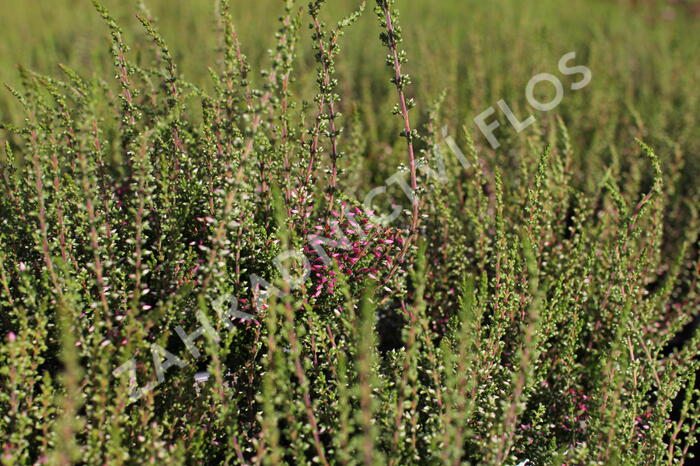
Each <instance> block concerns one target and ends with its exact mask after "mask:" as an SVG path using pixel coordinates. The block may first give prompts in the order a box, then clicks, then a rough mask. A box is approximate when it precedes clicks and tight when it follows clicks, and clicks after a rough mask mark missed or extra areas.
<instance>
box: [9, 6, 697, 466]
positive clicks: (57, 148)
mask: <svg viewBox="0 0 700 466" xmlns="http://www.w3.org/2000/svg"><path fill="white" fill-rule="evenodd" d="M93 3H94V6H95V8H96V11H97V13H98V15H99V16H100V17H101V18H102V19H103V21H104V23H105V25H106V28H107V31H108V32H109V39H110V40H109V52H110V57H111V61H112V66H113V69H112V72H111V75H112V78H110V79H107V74H105V75H99V74H97V75H95V76H93V77H88V76H85V75H84V74H83V73H82V72H81V71H79V70H78V69H73V68H70V67H67V66H61V71H62V73H63V74H62V76H61V77H60V78H57V77H53V76H48V75H44V74H40V73H37V72H34V71H31V70H29V69H24V68H23V69H22V70H21V86H20V87H12V86H10V87H9V91H10V93H11V94H12V95H13V96H14V98H15V99H16V100H17V102H18V103H19V105H20V106H21V107H22V109H23V110H22V111H23V122H22V123H16V122H15V123H11V122H7V123H6V124H5V125H4V129H5V130H6V131H5V134H6V135H7V137H6V141H5V144H4V158H3V160H2V164H1V165H0V167H1V168H2V172H1V173H0V175H1V179H2V190H3V195H2V197H1V198H0V220H1V222H0V337H1V338H2V342H1V343H0V386H1V387H2V390H1V391H0V433H1V435H2V436H1V442H2V451H0V462H2V464H8V465H9V464H36V463H40V464H42V463H48V464H141V463H154V464H171V463H172V464H219V463H223V464H309V463H320V464H358V463H364V464H395V465H402V464H495V465H501V464H521V465H525V464H669V465H670V464H683V463H684V462H686V461H689V460H690V459H691V458H692V450H693V448H694V445H695V443H696V430H697V426H698V421H699V420H700V404H699V403H700V391H698V389H697V385H696V374H697V370H698V349H699V348H700V346H699V345H700V341H699V338H700V336H699V335H698V332H697V331H696V325H695V319H696V318H697V311H698V309H699V308H700V295H698V279H699V278H700V256H699V248H698V232H699V231H700V227H699V224H698V222H699V220H698V216H697V209H696V205H697V200H698V196H697V190H696V189H694V188H693V187H689V186H687V185H686V184H685V183H684V180H685V174H684V173H683V169H684V166H685V164H686V162H687V163H688V165H691V164H692V163H694V162H693V161H692V160H687V161H686V158H687V157H686V154H687V153H688V148H689V147H692V146H691V145H690V144H691V143H688V142H687V140H688V139H689V136H688V134H690V133H684V134H685V136H684V139H683V140H680V142H674V141H672V140H664V142H663V143H660V145H661V146H662V147H665V148H668V147H672V148H675V150H673V151H664V152H659V153H657V151H656V150H655V149H654V148H653V145H652V144H649V143H648V142H645V139H646V138H645V136H647V135H648V134H649V132H650V131H649V130H648V129H647V126H648V125H652V124H654V123H653V121H654V120H650V122H649V123H645V122H644V120H643V118H642V116H641V115H640V114H639V112H637V111H636V110H635V109H634V108H633V104H632V101H630V102H629V105H630V112H629V114H626V115H624V116H620V117H616V118H619V119H620V120H624V121H623V123H624V124H626V125H627V126H629V127H630V128H631V129H629V128H628V130H629V131H630V132H631V133H633V135H634V136H635V137H637V141H636V142H633V141H631V140H626V141H617V140H615V136H617V135H619V134H620V132H621V131H622V130H619V129H618V128H617V125H618V123H619V121H617V120H616V119H615V118H612V117H611V121H610V122H607V123H606V124H605V125H603V124H602V123H601V125H603V126H602V127H601V128H598V129H591V127H590V125H591V123H590V122H582V123H580V124H577V120H576V119H573V120H572V119H566V118H565V117H566V116H567V115H566V112H563V113H564V115H559V114H551V115H545V116H542V118H541V119H539V120H538V121H537V122H536V124H535V125H534V126H533V129H532V131H529V132H528V133H527V134H525V135H523V136H522V137H518V135H517V134H515V132H513V134H510V133H507V132H504V133H503V134H501V137H500V141H501V143H502V147H501V148H499V149H498V150H497V151H494V150H492V149H491V148H490V147H489V146H487V145H486V144H482V143H481V142H479V140H477V139H476V137H477V136H478V135H477V134H476V133H474V132H473V131H472V127H471V126H470V125H468V124H464V125H460V127H459V131H458V132H457V134H454V133H452V134H453V136H454V138H456V139H453V136H450V129H449V128H450V126H449V123H450V122H452V121H454V113H455V109H453V108H449V107H450V106H451V105H454V104H451V103H450V98H451V97H450V93H449V92H445V93H442V94H439V95H437V96H433V101H432V104H430V105H423V106H416V101H417V100H416V98H415V95H416V93H415V91H414V89H413V88H412V86H411V78H410V77H409V75H408V74H407V70H409V69H420V68H421V67H429V66H430V65H431V64H430V63H429V62H427V61H426V62H425V63H418V64H416V65H415V68H411V65H412V62H410V61H409V56H410V54H409V53H408V52H410V50H404V48H405V47H406V41H405V40H404V39H405V37H404V30H403V29H402V26H403V27H405V26H406V24H403V23H402V22H401V21H400V19H403V16H402V17H401V18H400V17H399V11H398V8H397V6H396V4H395V2H394V1H393V0H376V2H375V3H374V5H372V6H373V7H374V13H375V15H374V18H373V19H374V20H375V24H374V26H373V27H374V28H375V33H377V34H378V35H379V38H378V41H377V43H378V44H379V45H380V46H381V47H382V48H383V51H384V52H383V53H384V54H385V55H386V65H387V66H388V72H387V71H386V70H383V71H384V74H383V76H384V77H385V78H386V81H387V83H388V85H389V87H386V88H384V89H386V90H390V91H391V94H390V95H391V99H392V101H393V104H392V105H393V106H394V108H393V116H394V118H392V111H391V108H389V109H388V110H389V111H388V112H386V115H383V116H378V115H375V114H372V113H371V112H363V111H362V108H365V107H363V106H362V105H360V103H358V102H356V101H353V99H352V93H345V92H343V84H342V80H341V76H343V73H342V72H341V70H340V69H339V67H340V64H339V60H340V57H342V56H343V53H345V51H346V50H348V49H349V50H350V52H352V48H353V47H352V43H351V42H350V41H348V40H346V39H348V35H349V34H350V32H349V31H352V29H353V27H356V26H359V25H358V23H359V22H360V21H361V19H362V18H364V17H366V16H371V15H369V14H366V13H365V9H366V7H365V4H364V2H363V3H360V2H357V4H353V5H352V7H350V8H348V9H347V11H344V12H343V13H342V14H343V16H340V17H341V19H340V20H337V19H335V20H333V19H331V18H336V16H335V13H336V11H337V10H336V9H337V8H339V7H338V6H337V4H334V5H333V6H331V5H328V4H327V3H330V2H325V1H323V0H314V1H311V2H309V3H308V4H307V5H300V4H299V3H298V2H295V1H293V0H285V1H284V2H281V8H280V9H281V16H280V18H279V22H278V23H277V28H278V29H277V32H276V34H275V36H274V42H273V47H272V49H271V50H270V54H269V57H268V62H267V63H268V65H266V68H265V69H263V70H260V72H258V73H255V72H253V69H254V68H253V66H252V65H251V63H250V61H249V59H248V57H247V56H246V54H245V52H244V51H245V48H244V45H242V40H241V37H239V33H238V30H237V29H236V26H235V25H234V22H233V19H232V18H233V14H232V8H233V5H229V3H228V1H226V0H222V1H221V2H219V4H218V6H217V12H218V14H219V18H218V21H219V25H218V26H219V27H218V28H217V29H218V31H219V33H220V37H219V39H218V44H219V49H218V52H219V55H220V56H219V58H218V60H217V63H216V65H215V66H214V65H213V66H212V67H211V68H209V69H208V74H209V77H210V80H211V83H210V85H208V86H203V85H200V84H197V83H194V82H190V81H188V80H187V79H185V77H184V76H183V75H182V74H181V72H180V70H179V67H178V63H177V60H176V59H175V56H174V54H173V52H172V51H171V49H169V47H168V45H167V43H166V41H165V39H164V38H163V37H162V35H161V33H160V32H159V28H158V22H157V21H156V19H155V17H154V16H153V15H152V14H151V12H150V11H149V10H148V9H147V8H146V7H145V6H144V5H143V4H142V3H141V2H139V6H138V8H137V10H138V11H137V13H138V20H139V22H140V23H141V25H142V26H143V29H144V31H145V34H146V36H147V37H148V44H149V48H142V47H141V46H139V48H138V53H134V51H132V50H131V49H130V48H129V45H127V41H126V40H125V34H124V30H123V29H122V28H121V27H120V26H119V24H118V22H117V21H116V20H115V19H114V17H113V16H112V14H111V13H110V11H108V10H107V9H106V8H105V7H104V6H103V5H102V4H101V3H100V2H99V1H98V0H94V1H93ZM343 5H344V6H345V5H347V3H343ZM411 8H412V7H411V5H408V4H406V5H404V8H403V10H410V9H411ZM403 10H402V11H403ZM306 26H308V29H307V28H306ZM306 31H308V32H306ZM346 32H347V34H348V35H346ZM518 46H520V45H518ZM304 47H307V48H308V49H310V50H311V55H306V54H308V53H309V52H308V51H306V52H305V51H303V50H304ZM303 57H307V58H308V57H310V59H309V60H308V63H306V64H303V60H302V58H303ZM304 66H307V68H305V67H304ZM474 68H475V69H474V70H473V71H471V72H472V73H477V75H475V76H476V77H472V75H471V74H470V75H469V79H476V80H477V81H478V80H479V79H481V78H479V77H478V73H482V72H483V70H481V69H479V63H478V62H476V63H474ZM310 69H312V70H313V71H309V70H310ZM309 73H311V74H312V76H313V80H312V81H313V87H312V86H308V87H307V86H300V87H297V86H295V82H296V80H297V78H299V79H300V80H304V79H308V78H305V76H304V75H305V74H309ZM494 79H498V78H497V77H494ZM523 85H524V83H523ZM592 86H593V84H592ZM504 92H506V90H505V89H504ZM507 92H508V93H509V94H510V93H511V91H507ZM574 98H575V99H582V97H578V96H576V97H574ZM484 102H490V100H488V99H485V100H484ZM577 105H583V104H582V103H581V101H578V100H577ZM591 105H592V106H593V107H595V108H600V107H599V106H600V105H602V104H600V103H598V102H597V101H594V102H592V103H591ZM476 108H479V107H476ZM463 111H464V110H459V111H457V112H456V113H458V114H461V113H462V112H463ZM477 113H479V111H477V110H475V112H474V114H477ZM344 114H347V116H346V115H344ZM688 118H690V117H688ZM662 119H663V118H662ZM669 119H670V117H669ZM467 121H468V122H471V118H470V119H468V120H467ZM688 121H690V122H692V121H691V120H688ZM673 122H674V123H672V124H670V125H671V126H673V125H675V124H676V123H677V120H673ZM373 123H374V124H376V125H378V126H382V127H384V128H383V129H382V130H381V131H379V132H377V130H376V128H375V129H372V128H371V126H372V124H373ZM621 124H622V123H621ZM659 125H660V126H662V127H665V126H664V125H665V124H664V122H659ZM503 126H505V124H504V125H503ZM387 128H388V129H387ZM372 131H375V133H374V136H372V134H371V132H372ZM391 131H394V132H395V133H396V134H391ZM683 131H684V130H681V132H683ZM654 134H656V133H654ZM381 137H385V138H386V139H385V140H383V144H382V147H383V151H384V152H383V153H382V154H370V153H369V152H368V151H369V148H376V147H378V145H377V144H376V142H377V141H376V140H375V141H370V140H371V139H372V138H375V139H377V138H381ZM588 137H590V138H591V139H592V142H588V143H586V144H583V143H581V144H579V143H577V142H576V141H579V140H580V139H581V138H588ZM651 139H656V137H654V138H651ZM582 147H585V152H583V153H582V152H579V151H582V150H583V149H582ZM460 148H463V149H464V152H462V150H461V149H460ZM603 152H604V153H605V156H603V155H601V153H603ZM587 156H588V158H587ZM394 163H396V166H394V165H393V164H394ZM397 170H398V171H397ZM598 175H601V176H598ZM387 178H389V179H391V180H394V181H395V182H393V183H388V188H387V187H384V188H381V189H382V191H381V193H382V194H383V195H382V196H375V197H372V198H369V199H370V200H371V202H368V198H364V202H363V195H364V194H365V193H367V192H371V191H372V190H374V189H376V188H377V186H379V185H380V184H381V183H383V181H381V180H385V179H387ZM375 192H378V191H375ZM392 210H393V211H394V212H397V213H398V215H397V216H396V218H395V219H394V220H393V221H391V222H388V221H386V219H387V218H392V217H387V216H386V212H391V211H392Z"/></svg>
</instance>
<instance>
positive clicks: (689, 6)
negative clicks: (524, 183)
mask: <svg viewBox="0 0 700 466" xmlns="http://www.w3.org/2000/svg"><path fill="white" fill-rule="evenodd" d="M139 3H141V1H136V0H132V1H128V0H104V4H105V5H106V6H107V7H108V8H109V9H110V11H111V12H112V14H113V15H114V16H115V17H116V18H117V20H118V22H119V24H120V25H121V26H122V27H123V29H124V31H125V34H126V39H127V42H128V43H129V44H130V45H131V47H132V50H131V54H132V58H136V59H137V58H138V56H139V54H140V53H142V51H143V50H144V49H145V48H146V47H147V39H146V38H145V34H144V33H143V30H142V28H141V25H140V24H139V23H138V21H137V20H136V18H135V14H136V12H137V11H138V5H139ZM144 3H145V5H146V6H147V8H148V9H149V10H150V12H151V14H152V16H153V17H155V19H156V20H157V25H158V27H159V29H160V30H161V32H162V34H163V36H164V37H165V39H166V41H167V43H168V44H169V46H170V48H171V50H172V52H173V54H174V56H175V58H176V60H177V62H178V64H179V66H180V71H181V72H182V73H183V74H184V76H185V77H186V78H187V79H189V80H190V81H192V82H194V83H196V84H198V85H200V86H203V87H205V88H206V87H207V86H209V79H208V67H210V66H216V65H217V63H218V61H219V57H220V50H217V49H218V48H219V33H218V31H219V25H218V22H217V19H216V18H217V17H216V11H217V3H218V2H217V1H216V0H147V1H145V2H144ZM231 3H232V8H233V12H234V21H235V23H236V25H237V28H238V31H239V34H240V39H241V42H242V44H243V48H244V51H245V53H246V54H247V55H248V56H249V58H250V60H251V63H252V65H253V70H254V71H256V70H260V69H261V67H263V68H264V67H265V66H267V64H268V62H269V61H268V59H267V58H268V55H267V50H268V48H269V47H271V46H272V44H273V42H274V31H275V29H276V28H277V26H278V22H277V18H278V16H279V15H280V14H281V12H282V6H283V2H282V0H255V1H251V0H232V2H231ZM298 3H299V5H298V6H299V8H300V9H301V10H302V12H301V16H300V18H301V22H302V26H303V27H302V34H304V35H305V36H306V38H305V40H304V41H302V43H301V44H300V46H299V57H298V60H297V70H298V71H301V72H300V73H298V74H297V80H296V82H295V83H294V86H295V91H296V92H297V94H298V95H300V96H302V97H303V98H305V99H308V100H311V99H312V98H313V86H314V85H315V83H314V79H315V73H314V72H313V71H312V70H313V67H314V61H313V56H312V50H311V48H310V47H309V44H308V37H307V36H308V29H307V28H306V24H307V22H308V20H307V16H305V8H306V3H307V2H306V1H303V2H298ZM328 3H329V8H327V9H326V16H327V18H328V21H329V22H330V21H337V20H338V19H340V18H341V17H342V16H344V15H346V14H348V13H349V12H350V11H352V9H353V8H354V7H356V6H357V4H359V0H330V1H329V2H328ZM397 5H398V7H399V9H400V10H401V20H402V24H403V30H404V34H405V37H406V43H405V48H406V50H407V52H408V55H409V59H410V61H409V64H408V66H407V69H408V71H409V72H410V73H411V75H412V76H413V80H414V87H413V89H412V91H411V92H412V93H414V94H415V97H416V98H417V101H418V104H419V112H421V114H422V115H425V113H426V112H427V109H428V107H429V105H430V103H431V102H432V101H433V100H434V99H435V98H436V97H437V96H438V95H439V93H440V92H441V91H442V90H445V89H446V90H447V91H448V97H447V99H446V103H445V107H444V112H445V119H446V120H447V121H449V122H451V126H452V127H453V128H454V127H456V126H459V125H460V124H461V123H463V122H465V121H466V122H468V124H469V125H471V129H475V128H474V125H473V123H471V120H472V119H473V117H474V116H476V115H478V114H479V113H481V112H482V111H483V110H484V109H486V108H487V107H488V106H492V105H493V106H495V104H496V102H497V101H498V100H499V99H501V98H503V99H505V100H506V101H507V102H508V104H509V105H510V107H511V108H512V109H513V110H514V111H515V112H516V114H519V115H524V114H525V112H532V113H533V114H535V115H536V116H537V117H538V122H539V123H540V124H541V125H542V126H543V127H546V126H547V125H548V124H551V123H552V122H553V121H554V117H555V116H556V115H560V116H562V117H563V118H564V120H565V121H566V123H567V125H568V126H569V127H570V132H571V133H572V138H573V140H574V143H575V147H576V148H577V150H578V151H579V153H580V155H581V156H582V160H583V167H584V168H587V169H590V170H602V166H603V165H605V164H608V163H610V161H611V157H612V155H611V154H610V153H609V152H610V147H627V146H628V145H630V144H629V143H631V141H632V139H633V138H634V137H637V136H641V137H644V138H645V139H647V140H648V141H649V142H651V143H652V144H654V145H655V146H656V148H657V150H658V151H659V152H660V153H661V156H662V158H664V157H666V158H667V159H669V158H672V157H676V158H679V157H680V158H681V159H682V160H683V161H684V163H685V164H686V165H688V166H690V167H691V172H690V173H692V174H697V173H700V171H699V170H697V168H696V166H697V165H698V160H697V159H698V157H697V154H698V151H699V149H700V145H699V142H698V141H700V137H699V134H700V132H699V130H698V127H699V126H700V125H698V114H699V111H698V110H699V109H700V105H699V101H700V62H699V61H698V57H699V56H700V20H698V18H697V12H698V11H700V8H698V2H696V1H693V2H688V1H686V2H682V1H675V2H670V1H658V2H654V1H649V2H644V1H632V0H626V1H613V0H607V1H605V0H568V1H556V0H489V1H487V2H484V1H476V0H441V1H434V0H398V2H397ZM372 6H373V2H371V1H370V2H369V8H368V10H370V11H367V12H366V13H365V14H364V15H363V17H362V18H361V20H360V21H359V23H358V24H357V25H355V26H354V27H353V28H351V30H349V31H348V33H347V34H346V36H345V37H344V38H343V42H342V46H343V50H342V52H341V57H340V59H339V66H338V69H339V79H340V88H341V93H342V94H343V97H344V101H343V103H342V104H341V105H343V109H344V110H345V111H346V113H347V112H348V111H355V110H356V111H358V112H359V113H360V114H361V118H362V121H363V122H364V128H365V132H366V137H367V139H368V142H369V144H370V147H373V146H372V144H375V145H376V144H381V143H382V141H387V138H389V139H390V138H391V137H393V136H391V135H392V134H395V132H396V125H397V124H398V122H397V121H394V120H395V119H392V118H390V110H391V107H392V106H393V104H394V94H393V93H392V92H391V89H390V87H389V86H390V83H389V75H388V70H386V68H385V66H384V51H383V50H382V48H381V46H380V43H379V40H378V38H377V36H378V33H379V28H378V26H377V23H376V19H375V18H374V15H373V14H372V12H371V7H372ZM1 11H2V14H1V15H0V81H3V82H8V83H10V84H12V85H16V84H17V83H18V80H19V79H18V78H19V75H18V72H17V68H16V65H17V64H24V65H26V66H28V67H30V68H32V69H34V70H36V71H38V72H41V73H46V74H50V75H54V76H60V75H61V73H60V71H59V70H58V67H57V66H56V65H57V64H58V63H64V64H67V65H69V66H71V67H73V68H75V69H77V70H78V71H79V72H81V73H82V74H84V75H87V76H93V75H94V76H99V77H101V78H103V79H105V80H106V81H108V82H110V83H113V81H114V80H113V79H112V78H113V70H112V68H111V56H110V54H109V43H108V34H107V29H106V27H105V26H104V24H103V23H102V21H101V19H100V18H99V16H98V15H97V13H96V12H95V11H94V9H93V7H92V5H91V2H90V1H89V0H32V1H26V0H3V1H2V8H1ZM569 51H575V52H576V53H577V59H576V60H575V61H576V63H577V64H585V65H587V66H588V67H589V68H590V69H591V70H592V72H593V81H592V82H591V84H590V85H589V86H588V87H587V88H586V89H584V90H582V91H578V92H572V91H567V93H566V95H565V98H564V101H563V103H562V105H561V106H560V107H558V108H557V109H556V110H555V111H553V112H549V113H548V114H541V113H537V112H535V111H533V110H532V109H529V108H528V107H526V99H525V91H524V90H525V85H526V84H527V82H528V80H529V79H530V77H532V76H533V75H534V74H536V73H540V72H550V73H554V74H557V73H558V72H557V62H558V60H559V58H560V57H561V56H562V55H563V54H564V53H566V52H569ZM567 79H568V78H567ZM576 79H577V78H576ZM563 80H564V83H565V85H566V83H567V80H566V79H563ZM566 88H567V90H568V86H566ZM21 118H22V113H21V112H20V111H19V108H18V105H17V103H16V102H15V101H14V99H13V97H12V96H11V95H10V93H9V92H8V91H6V90H4V89H2V90H0V120H2V121H11V122H17V121H20V120H21ZM503 133H504V135H503V137H504V138H505V137H513V138H520V139H519V140H521V142H523V143H524V141H525V139H526V137H527V135H520V136H518V135H511V134H508V135H507V134H505V133H514V131H510V132H507V131H503ZM480 143H481V144H483V143H484V141H483V140H481V141H480ZM613 155H614V154H613ZM623 155H624V154H623ZM586 160H588V162H586ZM586 164H588V165H586Z"/></svg>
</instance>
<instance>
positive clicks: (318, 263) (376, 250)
mask: <svg viewBox="0 0 700 466" xmlns="http://www.w3.org/2000/svg"><path fill="white" fill-rule="evenodd" d="M369 214H371V212H369ZM307 236H308V238H309V242H308V243H307V245H306V246H305V247H304V254H305V255H306V257H307V258H308V259H309V261H310V263H311V279H312V282H313V288H312V290H311V296H312V297H314V298H318V297H319V296H321V295H322V294H323V293H324V292H325V293H326V294H328V295H333V294H334V292H335V289H336V287H337V284H338V276H337V274H338V272H340V273H342V274H343V275H345V276H346V277H347V278H348V280H349V281H360V280H361V279H362V278H364V277H365V276H367V277H369V278H372V279H374V280H379V279H381V278H382V276H383V275H384V274H385V273H388V271H389V270H390V269H391V267H392V266H393V265H394V263H395V261H396V257H397V256H398V255H399V253H400V251H401V249H402V248H403V245H404V243H405V239H404V238H403V237H402V236H401V231H400V230H396V229H392V228H388V227H382V226H380V225H378V224H375V223H372V222H370V220H369V219H368V217H367V215H366V214H365V213H364V212H363V211H362V210H361V209H359V208H357V207H354V208H352V209H348V208H347V206H346V205H345V204H343V205H342V209H341V211H340V212H337V211H333V212H331V218H329V219H328V220H326V221H324V222H323V223H322V224H319V225H315V226H314V227H313V229H312V230H311V232H308V233H307ZM336 268H337V271H336Z"/></svg>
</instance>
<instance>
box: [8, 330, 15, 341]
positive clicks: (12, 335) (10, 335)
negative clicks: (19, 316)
mask: <svg viewBox="0 0 700 466" xmlns="http://www.w3.org/2000/svg"><path fill="white" fill-rule="evenodd" d="M7 339H8V340H10V341H15V340H17V335H15V333H14V332H10V333H8V334H7Z"/></svg>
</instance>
